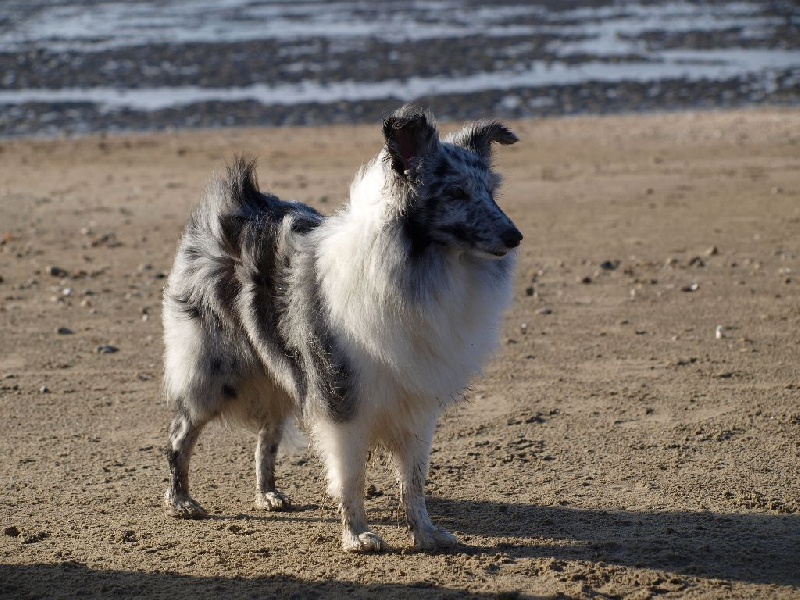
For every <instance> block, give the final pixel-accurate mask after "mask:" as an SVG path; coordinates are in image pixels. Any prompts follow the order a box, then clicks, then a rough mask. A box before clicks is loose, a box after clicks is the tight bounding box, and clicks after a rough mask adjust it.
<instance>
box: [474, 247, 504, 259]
mask: <svg viewBox="0 0 800 600" xmlns="http://www.w3.org/2000/svg"><path fill="white" fill-rule="evenodd" d="M509 250H510V249H509V248H496V247H495V248H488V247H485V246H475V247H474V248H472V251H471V254H473V255H474V256H477V257H479V258H487V259H489V260H500V259H501V258H504V257H505V256H506V255H507V254H508V252H509Z"/></svg>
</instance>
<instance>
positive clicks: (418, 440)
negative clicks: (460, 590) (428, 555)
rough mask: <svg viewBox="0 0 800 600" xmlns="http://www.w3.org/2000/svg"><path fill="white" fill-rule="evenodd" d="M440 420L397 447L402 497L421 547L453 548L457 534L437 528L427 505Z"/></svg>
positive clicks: (415, 537)
mask: <svg viewBox="0 0 800 600" xmlns="http://www.w3.org/2000/svg"><path fill="white" fill-rule="evenodd" d="M435 427H436V422H435V421H433V422H432V423H430V424H429V426H428V427H427V429H426V430H425V431H420V432H410V433H408V434H407V435H406V436H404V438H403V439H402V443H401V444H400V445H399V446H398V447H397V448H396V449H395V451H394V457H395V462H396V463H397V472H398V473H397V475H398V480H399V483H400V500H401V502H402V504H403V508H404V509H405V512H406V522H407V523H408V528H409V529H410V530H411V535H412V536H413V538H414V548H416V549H417V550H425V551H431V550H437V549H439V548H452V547H453V546H455V545H457V544H458V540H457V539H456V537H455V536H454V535H453V534H452V533H450V532H449V531H446V530H444V529H441V528H439V527H436V526H435V525H434V524H433V523H432V522H431V518H430V516H428V509H427V507H426V506H425V481H426V479H427V477H428V460H429V457H430V451H431V440H432V439H433V430H434V428H435Z"/></svg>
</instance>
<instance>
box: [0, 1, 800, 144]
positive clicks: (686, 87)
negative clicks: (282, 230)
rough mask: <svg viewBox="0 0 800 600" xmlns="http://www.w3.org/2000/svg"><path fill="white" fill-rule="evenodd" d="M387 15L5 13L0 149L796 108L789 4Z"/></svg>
mask: <svg viewBox="0 0 800 600" xmlns="http://www.w3.org/2000/svg"><path fill="white" fill-rule="evenodd" d="M395 4H396V3H384V2H377V3H374V4H371V5H369V7H366V6H363V5H359V4H356V3H349V2H327V3H326V2H323V3H319V4H314V5H309V6H310V8H307V7H306V8H304V7H305V5H303V7H298V8H296V9H294V10H292V8H291V7H290V6H289V5H279V6H278V7H276V6H274V5H271V4H270V3H260V2H255V3H250V4H248V3H235V2H234V3H232V5H231V8H229V9H227V10H225V11H223V10H222V9H219V11H217V12H213V11H212V12H208V13H202V11H201V12H200V14H199V16H198V15H195V14H194V13H191V12H189V13H186V14H184V13H181V12H180V9H179V8H173V9H172V12H170V10H169V6H170V5H165V6H164V7H161V8H160V9H159V10H157V11H156V10H155V9H153V8H152V7H149V5H146V3H144V4H142V3H139V2H132V3H130V5H118V6H121V8H117V9H114V10H112V9H111V8H108V7H106V4H105V3H102V2H101V3H99V4H98V6H97V7H95V8H94V12H96V13H98V16H95V17H94V18H95V19H96V21H95V22H93V23H92V22H91V21H90V23H92V24H93V25H94V26H95V27H96V29H97V31H96V33H95V34H94V35H91V34H87V33H86V32H85V31H84V30H85V29H86V26H85V25H83V26H82V28H81V27H79V26H78V25H80V24H81V23H83V22H84V21H81V19H84V20H85V19H91V18H92V11H91V10H90V9H87V8H85V6H84V5H83V4H81V3H80V2H76V3H67V8H63V9H62V12H61V13H59V12H57V11H54V10H49V11H48V10H45V9H43V8H41V7H38V8H37V5H31V6H32V8H30V9H25V8H24V7H22V8H19V9H18V12H17V13H14V14H11V13H8V14H7V16H6V19H5V22H4V23H5V26H6V29H7V30H8V32H9V39H10V40H12V41H11V42H8V43H6V44H4V45H2V44H0V73H2V74H3V76H2V79H1V80H0V105H2V107H3V110H2V111H1V112H0V136H6V137H8V136H25V135H54V134H64V133H67V134H69V133H89V132H93V131H107V132H125V131H137V130H145V131H154V130H163V129H168V128H178V129H183V128H198V127H199V128H206V127H230V126H236V127H241V126H265V125H269V126H287V125H329V124H344V123H372V122H375V120H376V118H380V117H381V116H383V115H385V114H387V113H388V112H390V111H391V110H393V109H394V108H396V107H397V105H398V104H400V103H402V102H405V101H408V100H418V101H421V102H424V103H425V104H428V105H430V106H432V107H433V108H434V109H435V110H436V112H437V114H439V115H441V117H442V118H446V119H449V120H459V119H467V118H473V117H476V116H485V115H486V114H492V115H496V116H499V117H503V118H528V117H546V116H562V115H580V114H611V113H634V112H652V111H680V110H692V109H707V108H734V107H746V106H756V105H774V106H795V105H797V104H798V102H800V91H798V90H800V11H798V10H797V9H796V7H793V6H792V5H791V4H790V3H747V2H744V3H736V4H730V3H728V4H726V3H706V2H682V3H646V4H639V3H626V4H625V5H620V4H618V3H613V2H582V3H570V5H569V6H565V5H563V4H562V3H544V4H535V5H532V4H531V3H519V2H502V3H484V2H470V3H466V4H465V5H464V6H463V7H462V9H461V11H460V12H458V14H453V13H452V12H451V11H447V10H445V9H444V8H441V7H439V5H431V6H432V7H433V8H426V5H424V4H421V5H409V7H396V6H395ZM140 5H141V6H140ZM125 6H127V7H128V8H127V9H126V8H125ZM70 7H71V9H72V10H71V11H70V10H69V9H70ZM104 7H105V8H104ZM137 7H138V8H139V11H138V12H137V11H136V9H137ZM437 7H438V8H437ZM26 10H29V12H25V11H26ZM37 10H38V12H37ZM125 10H128V11H130V12H129V13H128V12H125ZM148 10H149V11H150V12H147V11H148ZM104 11H105V13H104ZM115 11H116V12H115ZM120 11H121V12H120ZM151 13H153V14H154V15H158V16H159V17H160V18H161V21H154V22H152V23H150V22H149V21H148V20H147V19H148V18H154V17H152V15H151ZM134 17H135V18H136V19H134V21H133V22H134V23H136V25H133V26H130V25H127V23H129V22H130V21H131V19H132V18H134ZM126 18H127V20H126ZM71 19H72V20H74V21H75V23H76V25H75V26H74V27H71V24H72V23H73V21H72V20H71ZM137 19H138V20H137ZM51 22H52V25H51V26H49V27H48V25H49V24H50V23H51ZM165 23H166V24H165ZM59 24H62V27H61V29H59V27H58V25H59ZM115 24H116V25H115ZM115 26H116V29H115V28H114V27H115ZM37 27H38V29H37ZM170 27H172V28H173V29H174V31H173V30H171V29H170ZM192 27H194V29H192ZM26 28H27V29H26ZM40 30H41V31H40ZM37 32H39V33H37ZM48 32H49V33H48ZM171 34H172V35H171Z"/></svg>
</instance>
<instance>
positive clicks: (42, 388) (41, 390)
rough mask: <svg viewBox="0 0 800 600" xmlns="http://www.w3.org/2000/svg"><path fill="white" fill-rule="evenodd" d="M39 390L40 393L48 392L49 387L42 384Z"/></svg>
mask: <svg viewBox="0 0 800 600" xmlns="http://www.w3.org/2000/svg"><path fill="white" fill-rule="evenodd" d="M39 391H40V392H41V393H42V394H48V393H49V392H50V388H49V387H47V386H46V385H43V386H42V387H40V388H39Z"/></svg>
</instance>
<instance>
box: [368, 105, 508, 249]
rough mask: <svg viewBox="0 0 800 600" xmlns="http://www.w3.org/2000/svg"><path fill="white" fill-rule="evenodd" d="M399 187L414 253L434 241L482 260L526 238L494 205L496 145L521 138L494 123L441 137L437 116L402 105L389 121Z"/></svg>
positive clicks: (396, 189)
mask: <svg viewBox="0 0 800 600" xmlns="http://www.w3.org/2000/svg"><path fill="white" fill-rule="evenodd" d="M383 135H384V138H385V140H386V151H387V153H386V156H387V159H388V161H389V163H390V167H391V168H390V170H391V172H392V177H394V183H395V184H396V185H395V186H393V190H394V193H395V194H398V195H400V196H402V197H401V198H400V199H399V200H400V203H401V206H402V211H403V213H402V214H403V224H404V227H405V231H406V234H407V236H408V238H409V241H410V245H411V251H412V253H414V254H419V253H422V252H424V251H425V250H426V249H427V248H428V247H429V246H431V245H432V244H438V245H442V246H446V247H450V248H454V249H457V250H461V251H463V252H466V253H468V254H471V255H473V256H479V257H482V258H502V257H504V256H505V255H506V254H507V253H508V252H509V251H510V250H512V249H513V248H516V247H517V246H518V245H519V243H520V241H521V240H522V234H521V233H520V232H519V230H518V229H517V228H516V227H515V226H514V223H512V222H511V219H509V218H508V217H507V216H506V214H505V213H504V212H503V211H502V210H501V209H500V207H499V206H498V205H497V203H496V202H495V197H496V195H497V193H498V191H499V188H500V181H501V179H500V176H499V175H497V174H496V173H494V172H493V171H492V167H491V154H492V144H493V143H495V142H496V143H499V144H503V145H508V144H513V143H514V142H516V141H517V136H516V135H514V134H513V133H512V132H511V131H510V130H509V129H508V128H506V127H505V126H504V125H502V124H500V123H498V122H496V121H478V122H475V123H471V124H469V125H467V126H465V127H464V128H463V129H462V130H461V131H459V132H458V133H456V134H454V135H451V136H448V137H447V138H445V139H444V140H440V139H439V134H438V131H437V129H436V124H435V123H434V121H433V118H432V117H431V115H430V114H429V113H428V112H427V111H425V110H422V109H420V108H417V107H414V106H404V107H403V108H401V109H400V110H398V111H397V112H395V113H394V114H393V115H392V116H390V117H388V118H387V119H386V120H385V121H384V122H383Z"/></svg>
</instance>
